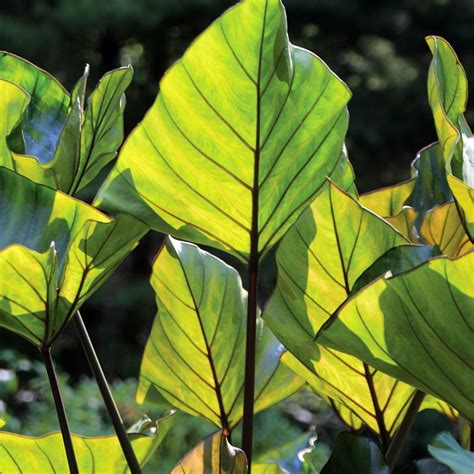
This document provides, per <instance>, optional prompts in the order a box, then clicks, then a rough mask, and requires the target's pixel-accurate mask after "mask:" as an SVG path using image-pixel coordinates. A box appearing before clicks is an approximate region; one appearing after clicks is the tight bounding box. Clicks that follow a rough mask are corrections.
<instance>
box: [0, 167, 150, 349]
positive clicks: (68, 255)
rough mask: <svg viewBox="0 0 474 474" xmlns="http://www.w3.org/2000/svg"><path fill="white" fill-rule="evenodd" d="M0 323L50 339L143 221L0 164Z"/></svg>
mask: <svg viewBox="0 0 474 474" xmlns="http://www.w3.org/2000/svg"><path fill="white" fill-rule="evenodd" d="M0 185H1V189H2V193H3V198H2V200H1V201H0V224H1V228H2V232H1V233H0V249H1V250H0V273H1V275H2V279H1V280H0V325H1V326H3V327H6V328H8V329H10V330H13V331H14V332H16V333H18V334H20V335H21V336H23V337H25V338H27V339H28V340H29V341H30V342H32V343H33V344H35V345H36V346H48V345H50V344H51V342H52V341H53V340H54V339H55V338H56V337H57V336H58V335H59V333H60V332H61V330H62V328H63V327H64V326H65V324H66V323H67V322H68V320H69V319H70V317H72V315H73V314H74V313H75V311H76V310H77V309H78V308H79V307H80V305H81V304H82V303H83V302H84V301H85V300H86V299H87V298H88V297H89V296H90V295H91V294H92V293H93V292H94V291H95V290H96V289H97V288H99V286H100V285H101V284H103V283H104V282H105V281H106V280H107V278H108V277H109V275H110V274H111V273H112V271H113V270H114V269H115V268H116V267H117V266H118V265H119V264H120V263H121V261H122V260H123V259H124V258H125V257H126V256H127V255H128V253H129V252H130V251H131V250H132V249H133V248H134V247H135V246H136V245H137V242H138V239H139V238H140V237H141V236H142V235H143V234H144V233H145V231H146V227H145V226H144V225H143V224H141V223H139V222H138V221H136V220H135V219H133V218H131V217H130V216H125V215H120V216H117V217H116V219H115V220H112V219H110V218H109V217H107V216H106V215H104V214H102V213H101V212H99V211H98V210H97V209H94V208H92V207H91V206H88V205H87V204H84V203H82V202H80V201H78V200H76V199H74V198H71V197H69V196H67V195H65V194H63V193H61V192H59V191H54V190H52V189H50V188H48V187H46V186H41V185H38V184H35V183H33V182H31V181H29V180H28V179H26V178H24V177H22V176H20V175H18V174H16V173H14V172H12V171H9V170H7V169H6V168H0Z"/></svg>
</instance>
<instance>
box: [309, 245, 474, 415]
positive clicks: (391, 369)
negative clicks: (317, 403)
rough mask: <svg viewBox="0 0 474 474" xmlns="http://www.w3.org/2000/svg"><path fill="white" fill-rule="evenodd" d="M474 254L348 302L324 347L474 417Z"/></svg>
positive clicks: (433, 264)
mask: <svg viewBox="0 0 474 474" xmlns="http://www.w3.org/2000/svg"><path fill="white" fill-rule="evenodd" d="M473 270H474V252H472V251H471V252H469V253H467V254H465V255H463V256H461V257H458V258H456V259H453V260H451V259H448V258H442V257H438V258H435V259H432V260H430V261H428V262H426V263H424V264H422V265H421V266H419V267H417V268H415V269H413V270H410V271H408V272H405V273H401V274H399V275H397V276H394V277H393V278H383V277H381V278H379V279H378V280H376V281H375V282H373V283H372V284H370V285H368V286H366V287H365V288H364V289H362V290H361V291H360V292H358V293H357V294H356V295H354V297H352V298H350V299H349V300H348V301H347V302H346V303H345V304H344V305H343V306H342V307H341V309H340V310H339V311H338V312H337V315H336V316H335V317H334V318H332V319H331V321H330V322H328V324H327V326H326V327H325V328H323V329H322V330H321V332H320V335H319V337H318V339H317V340H318V341H319V342H320V343H321V344H324V345H325V346H327V347H328V348H331V349H333V350H334V349H335V350H340V351H344V352H346V353H349V354H351V355H353V356H356V357H358V358H360V359H361V360H363V361H364V362H366V363H367V364H370V365H372V366H373V367H376V368H377V369H379V370H382V371H383V372H385V373H387V374H390V375H392V376H393V377H397V378H399V379H400V380H402V381H404V382H407V383H409V384H411V385H413V386H415V387H417V388H419V389H420V390H423V391H424V392H427V393H431V394H433V395H435V396H437V397H439V398H441V399H443V400H445V401H446V402H448V403H450V404H451V405H452V406H453V407H454V408H456V409H457V410H459V412H460V413H461V414H463V415H464V416H465V417H466V418H468V419H469V420H471V421H472V420H473V418H474V400H473V397H472V393H473V389H474V382H473V381H474V369H473V367H472V360H473V355H474V352H473V346H472V335H473V328H474V304H473V301H474V288H473V285H472V281H471V278H469V276H470V275H472V274H473Z"/></svg>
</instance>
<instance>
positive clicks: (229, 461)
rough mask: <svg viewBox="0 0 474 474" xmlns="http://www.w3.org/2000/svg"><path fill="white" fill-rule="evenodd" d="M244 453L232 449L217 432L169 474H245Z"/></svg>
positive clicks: (201, 443) (220, 432)
mask: <svg viewBox="0 0 474 474" xmlns="http://www.w3.org/2000/svg"><path fill="white" fill-rule="evenodd" d="M246 472H247V458H246V456H245V453H244V452H243V451H242V450H240V449H238V448H234V447H233V446H232V445H231V444H230V443H229V442H228V441H227V438H226V437H225V436H224V435H223V433H222V431H218V432H216V433H214V434H212V435H211V436H209V437H208V438H206V439H205V440H204V441H201V442H200V443H199V444H198V445H197V446H196V447H195V448H194V449H192V450H191V451H189V453H187V454H186V456H184V458H183V459H182V460H181V461H180V462H179V463H178V464H177V465H176V466H175V467H174V468H173V470H172V471H171V474H199V473H205V474H246Z"/></svg>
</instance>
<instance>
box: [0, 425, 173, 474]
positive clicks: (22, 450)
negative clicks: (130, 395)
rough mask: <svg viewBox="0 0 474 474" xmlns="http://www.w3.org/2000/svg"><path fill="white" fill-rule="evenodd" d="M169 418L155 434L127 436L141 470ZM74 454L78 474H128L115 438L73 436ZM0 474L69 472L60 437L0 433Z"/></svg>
mask: <svg viewBox="0 0 474 474" xmlns="http://www.w3.org/2000/svg"><path fill="white" fill-rule="evenodd" d="M172 423H173V418H172V416H167V417H164V418H162V419H161V420H158V421H157V422H156V423H155V427H154V434H149V435H148V434H130V435H129V437H130V441H131V444H132V447H133V450H134V451H135V454H136V456H137V459H138V461H139V463H140V465H141V466H143V465H145V464H146V462H147V461H148V460H149V458H150V456H151V455H152V454H153V452H154V451H155V450H156V448H157V447H158V446H159V445H160V444H161V442H162V440H163V438H164V437H165V436H166V434H167V432H168V431H169V429H170V427H171V426H172ZM72 442H73V445H74V451H75V453H76V458H77V463H78V467H79V470H80V472H81V474H93V473H111V474H112V473H127V472H130V471H129V469H128V466H127V463H126V460H125V458H124V456H123V452H122V448H121V447H120V443H119V441H118V439H117V437H116V436H97V437H86V436H79V435H76V434H73V435H72ZM0 453H1V454H0V472H2V473H5V474H7V473H8V474H16V473H19V474H21V473H27V472H28V473H30V472H31V473H33V472H34V473H41V474H50V473H51V474H53V473H63V472H64V473H65V472H69V468H68V463H67V459H66V453H65V451H64V445H63V441H62V438H61V434H60V433H51V434H47V435H44V436H38V437H30V436H21V435H18V434H13V433H7V432H0Z"/></svg>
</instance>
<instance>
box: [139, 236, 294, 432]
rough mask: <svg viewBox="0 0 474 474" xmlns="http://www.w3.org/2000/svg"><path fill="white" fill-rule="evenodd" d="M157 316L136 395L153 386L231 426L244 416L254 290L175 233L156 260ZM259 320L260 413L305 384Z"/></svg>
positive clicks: (176, 402)
mask: <svg viewBox="0 0 474 474" xmlns="http://www.w3.org/2000/svg"><path fill="white" fill-rule="evenodd" d="M151 284H152V286H153V288H154V290H155V292H156V302H157V306H158V314H157V316H156V318H155V322H154V324H153V328H152V331H151V334H150V337H149V339H148V342H147V345H146V347H145V353H144V356H143V361H142V366H141V370H140V379H139V386H138V390H137V400H138V401H139V402H140V403H141V402H143V400H144V399H145V397H146V396H147V392H148V391H149V390H150V389H151V388H153V389H156V390H158V391H159V392H161V394H162V395H163V396H164V397H165V398H166V399H167V400H168V401H169V402H170V403H171V404H172V405H174V406H176V407H177V408H179V409H180V410H183V411H186V412H187V413H190V414H192V415H195V416H200V417H203V418H206V419H208V420H209V421H211V422H213V423H214V424H215V425H217V426H219V427H221V428H223V429H226V430H229V429H232V428H233V427H234V426H235V425H236V424H237V423H238V422H239V421H240V419H241V417H242V404H243V382H244V366H245V354H244V353H245V334H246V306H247V293H246V291H245V290H244V289H243V288H242V283H241V281H240V276H239V275H238V273H237V272H236V271H235V270H234V269H233V268H232V267H229V266H228V265H226V264H225V263H224V262H222V261H221V260H219V259H218V258H216V257H214V256H212V255H210V254H209V253H207V252H204V251H202V250H200V249H199V248H198V247H196V246H195V245H192V244H187V243H184V242H180V241H177V240H174V239H172V238H168V239H167V240H166V242H165V244H164V246H163V248H162V249H161V251H160V253H159V255H158V257H157V258H156V260H155V263H154V266H153V273H152V277H151ZM261 322H262V321H261V320H260V319H259V337H258V342H257V356H256V364H257V365H256V374H257V376H256V387H255V393H256V402H255V409H256V411H258V410H262V409H263V408H266V407H268V406H270V405H272V404H274V403H277V402H279V401H281V400H283V399H285V398H287V397H288V396H290V395H291V394H293V393H294V392H296V391H297V390H298V389H299V388H300V387H301V385H302V383H303V382H302V380H300V379H299V378H298V377H297V376H296V375H294V374H293V373H292V372H291V371H290V370H288V369H287V368H286V367H285V366H283V365H282V364H281V363H280V354H281V352H282V348H281V347H280V346H281V345H280V344H279V343H278V341H277V340H276V339H275V337H274V336H273V335H272V334H271V332H270V331H269V330H268V329H267V328H266V327H264V326H263V324H261Z"/></svg>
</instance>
